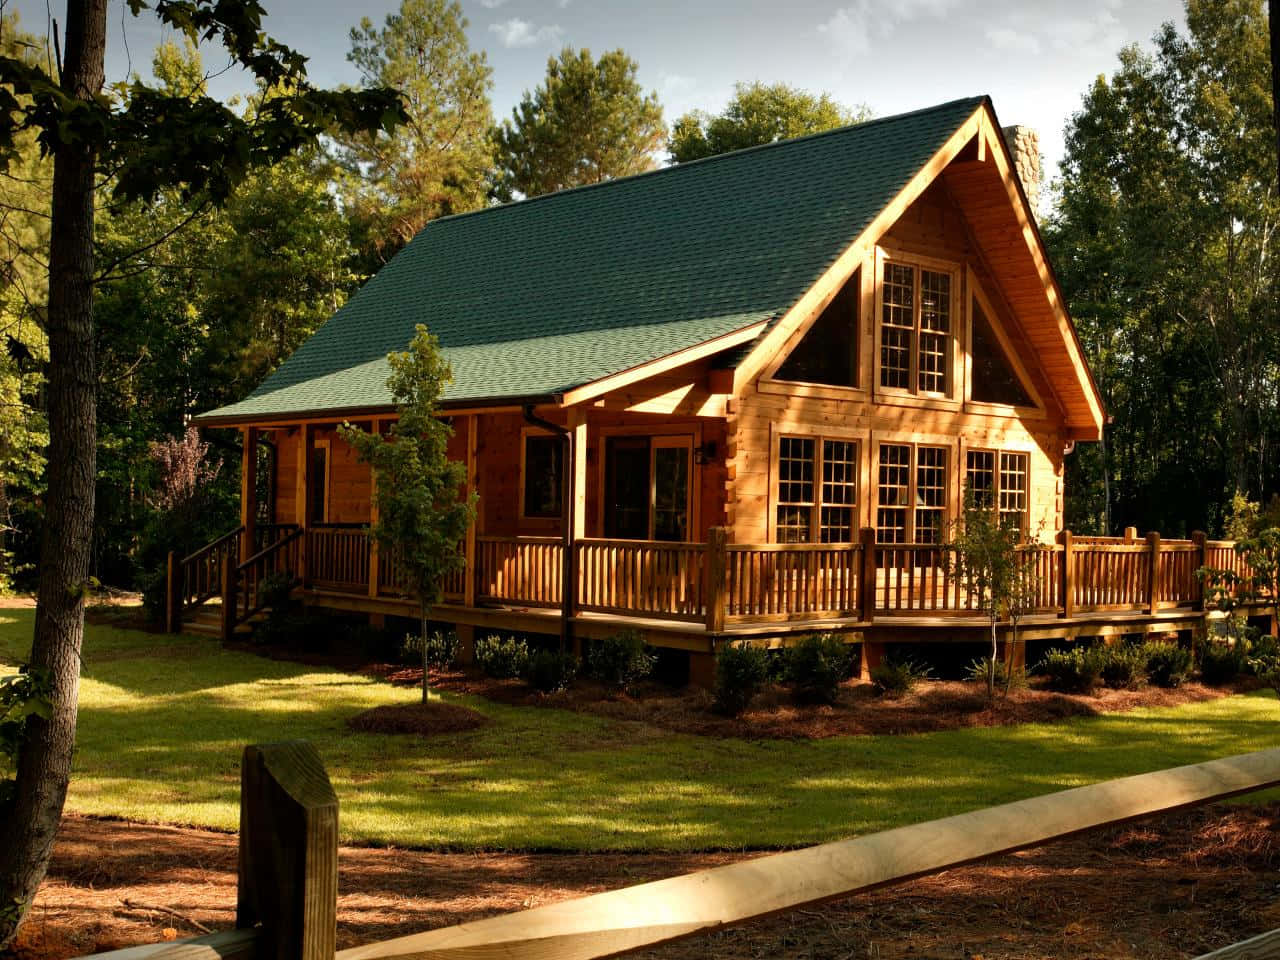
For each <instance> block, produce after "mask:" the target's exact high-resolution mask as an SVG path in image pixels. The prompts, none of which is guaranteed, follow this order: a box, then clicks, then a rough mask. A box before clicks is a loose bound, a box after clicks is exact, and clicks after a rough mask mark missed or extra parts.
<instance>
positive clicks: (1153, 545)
mask: <svg viewBox="0 0 1280 960" xmlns="http://www.w3.org/2000/svg"><path fill="white" fill-rule="evenodd" d="M1147 546H1148V547H1149V548H1150V549H1151V572H1150V574H1149V576H1148V577H1147V613H1148V614H1152V613H1155V612H1156V609H1157V608H1158V607H1159V606H1160V533H1159V531H1156V530H1149V531H1148V532H1147Z"/></svg>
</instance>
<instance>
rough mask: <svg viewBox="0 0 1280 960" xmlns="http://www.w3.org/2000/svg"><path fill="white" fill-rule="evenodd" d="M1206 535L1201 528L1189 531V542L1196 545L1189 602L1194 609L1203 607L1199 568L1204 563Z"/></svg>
mask: <svg viewBox="0 0 1280 960" xmlns="http://www.w3.org/2000/svg"><path fill="white" fill-rule="evenodd" d="M1208 539H1209V537H1208V535H1207V534H1206V533H1205V532H1204V531H1203V530H1192V531H1191V542H1192V543H1194V544H1195V545H1196V552H1195V553H1193V554H1192V555H1191V556H1192V558H1193V559H1192V561H1191V602H1192V606H1193V607H1194V608H1195V609H1196V610H1203V609H1204V581H1202V580H1201V579H1200V575H1199V572H1200V569H1201V568H1202V567H1204V566H1205V565H1206V560H1207V559H1208V558H1207V557H1206V556H1205V541H1206V540H1208Z"/></svg>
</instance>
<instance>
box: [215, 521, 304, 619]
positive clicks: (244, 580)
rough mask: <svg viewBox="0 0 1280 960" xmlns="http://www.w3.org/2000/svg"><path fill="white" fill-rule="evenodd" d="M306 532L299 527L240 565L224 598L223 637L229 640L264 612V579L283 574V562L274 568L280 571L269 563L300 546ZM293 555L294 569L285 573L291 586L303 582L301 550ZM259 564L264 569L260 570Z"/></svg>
mask: <svg viewBox="0 0 1280 960" xmlns="http://www.w3.org/2000/svg"><path fill="white" fill-rule="evenodd" d="M306 532H307V531H306V530H305V529H303V528H301V527H299V528H296V529H294V530H292V531H291V532H289V533H288V534H286V535H285V536H283V537H281V538H280V539H279V540H277V541H275V542H274V543H272V544H271V545H270V546H268V547H266V548H264V549H262V550H259V551H258V552H257V553H255V554H254V555H253V556H251V557H250V558H249V559H248V560H245V561H244V562H243V563H240V564H237V565H236V566H235V567H234V568H233V570H232V573H231V584H230V585H229V586H227V587H226V588H225V589H226V595H225V596H224V599H223V611H222V615H223V628H222V630H223V638H224V639H227V640H229V639H230V638H231V635H232V634H233V632H234V631H235V628H236V627H238V626H239V625H240V624H242V623H245V622H246V621H248V620H249V619H250V618H251V617H252V616H253V615H254V614H256V613H257V612H258V611H260V610H262V609H263V607H265V606H266V604H265V603H264V602H263V599H262V591H261V589H260V583H261V580H262V579H263V577H265V576H267V575H269V574H271V573H279V572H281V571H280V570H279V569H278V568H279V566H280V564H279V563H275V564H272V565H271V566H272V567H274V568H276V569H271V570H268V569H267V566H268V564H267V561H268V560H270V559H271V558H273V557H276V556H277V555H279V554H281V553H282V552H283V551H284V550H285V549H286V548H288V547H290V546H291V545H292V544H295V543H298V542H299V541H301V540H302V538H303V537H304V536H305V535H306ZM289 552H290V554H291V556H290V557H289V558H288V559H291V560H292V561H293V565H292V567H286V568H285V572H287V573H288V575H289V582H290V585H291V586H292V585H295V584H297V583H298V582H299V577H298V569H297V550H296V549H294V550H291V551H289ZM259 565H261V566H262V570H259V569H258V567H259Z"/></svg>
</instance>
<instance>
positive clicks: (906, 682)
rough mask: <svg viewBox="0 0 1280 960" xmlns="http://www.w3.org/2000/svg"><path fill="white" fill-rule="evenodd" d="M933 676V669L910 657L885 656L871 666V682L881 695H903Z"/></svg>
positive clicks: (896, 696) (890, 697) (892, 696)
mask: <svg viewBox="0 0 1280 960" xmlns="http://www.w3.org/2000/svg"><path fill="white" fill-rule="evenodd" d="M931 676H933V671H932V670H931V669H930V668H929V667H927V666H925V665H924V664H922V663H917V662H916V661H915V660H912V659H911V658H910V657H902V658H898V657H894V656H887V657H885V658H884V660H883V661H882V662H880V663H878V664H876V665H875V666H874V667H872V668H871V683H872V685H873V686H874V687H875V688H876V693H878V694H880V696H882V697H888V698H889V699H896V698H898V697H905V696H906V695H907V694H909V693H910V692H911V691H912V690H914V689H915V688H916V686H917V685H918V684H920V683H922V682H923V681H925V680H928V679H929V678H930V677H931Z"/></svg>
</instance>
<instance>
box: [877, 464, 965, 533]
mask: <svg viewBox="0 0 1280 960" xmlns="http://www.w3.org/2000/svg"><path fill="white" fill-rule="evenodd" d="M947 459H948V456H947V448H946V447H928V446H912V445H911V444H909V443H882V444H880V467H879V471H878V474H877V478H876V479H877V480H878V481H879V482H878V484H877V488H876V497H877V504H876V539H877V540H878V541H879V542H880V543H940V542H941V540H942V535H943V528H944V526H945V525H946V522H947Z"/></svg>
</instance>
